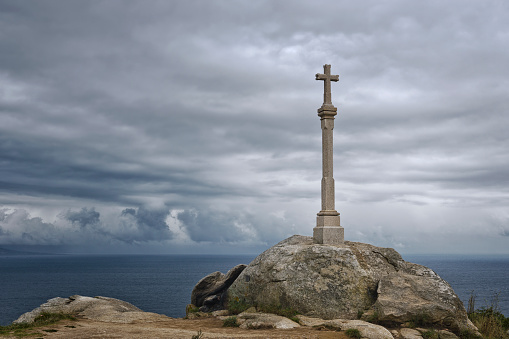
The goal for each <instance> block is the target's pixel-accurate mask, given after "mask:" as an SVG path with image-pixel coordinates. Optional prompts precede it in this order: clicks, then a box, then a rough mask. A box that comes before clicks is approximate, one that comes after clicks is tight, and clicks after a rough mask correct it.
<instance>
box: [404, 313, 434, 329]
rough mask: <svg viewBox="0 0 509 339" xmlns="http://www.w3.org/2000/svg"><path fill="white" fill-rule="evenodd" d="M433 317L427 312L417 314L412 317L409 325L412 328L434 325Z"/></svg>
mask: <svg viewBox="0 0 509 339" xmlns="http://www.w3.org/2000/svg"><path fill="white" fill-rule="evenodd" d="M432 319H433V318H432V317H431V316H430V315H429V314H427V313H420V314H416V315H414V316H413V317H412V319H410V321H409V323H408V325H409V327H410V328H416V327H426V326H431V325H433V322H432V321H431V320H432Z"/></svg>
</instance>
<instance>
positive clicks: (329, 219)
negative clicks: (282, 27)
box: [313, 65, 345, 245]
mask: <svg viewBox="0 0 509 339" xmlns="http://www.w3.org/2000/svg"><path fill="white" fill-rule="evenodd" d="M323 70H324V73H325V74H320V73H318V74H317V75H316V80H323V81H324V94H323V105H322V107H320V108H319V109H318V116H319V117H320V120H321V125H322V210H321V211H320V212H319V213H318V215H317V217H316V227H315V228H313V238H314V241H315V242H316V243H318V244H325V245H342V244H343V243H344V240H345V235H344V229H343V227H341V225H340V218H339V213H338V211H336V207H335V206H334V205H335V204H334V200H335V199H334V193H335V192H334V191H335V189H334V176H333V156H334V152H333V149H332V148H333V145H334V143H333V129H334V116H335V115H337V114H338V113H337V111H338V109H337V108H336V107H334V105H333V104H332V101H331V84H330V82H331V81H338V80H339V75H331V74H330V65H323Z"/></svg>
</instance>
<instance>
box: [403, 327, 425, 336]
mask: <svg viewBox="0 0 509 339" xmlns="http://www.w3.org/2000/svg"><path fill="white" fill-rule="evenodd" d="M399 334H400V335H401V336H402V337H403V339H422V335H421V332H419V331H417V330H414V329H413V328H402V329H401V330H400V331H399Z"/></svg>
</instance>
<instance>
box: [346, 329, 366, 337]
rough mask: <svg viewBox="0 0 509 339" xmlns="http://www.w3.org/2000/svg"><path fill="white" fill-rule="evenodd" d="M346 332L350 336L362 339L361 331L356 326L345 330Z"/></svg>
mask: <svg viewBox="0 0 509 339" xmlns="http://www.w3.org/2000/svg"><path fill="white" fill-rule="evenodd" d="M345 334H346V336H347V337H348V338H355V339H360V338H361V337H362V336H361V332H360V331H359V330H358V329H356V328H349V329H348V330H346V331H345Z"/></svg>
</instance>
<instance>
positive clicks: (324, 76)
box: [316, 65, 339, 107]
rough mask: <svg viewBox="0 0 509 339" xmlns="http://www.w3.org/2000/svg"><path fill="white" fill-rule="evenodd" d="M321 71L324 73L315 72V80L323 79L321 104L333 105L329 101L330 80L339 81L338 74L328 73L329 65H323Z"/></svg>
mask: <svg viewBox="0 0 509 339" xmlns="http://www.w3.org/2000/svg"><path fill="white" fill-rule="evenodd" d="M323 72H324V73H325V74H320V73H316V80H323V104H324V105H325V106H333V105H332V101H331V90H330V82H331V81H339V75H331V74H330V65H323ZM333 107H334V106H333Z"/></svg>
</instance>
